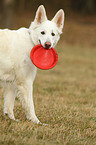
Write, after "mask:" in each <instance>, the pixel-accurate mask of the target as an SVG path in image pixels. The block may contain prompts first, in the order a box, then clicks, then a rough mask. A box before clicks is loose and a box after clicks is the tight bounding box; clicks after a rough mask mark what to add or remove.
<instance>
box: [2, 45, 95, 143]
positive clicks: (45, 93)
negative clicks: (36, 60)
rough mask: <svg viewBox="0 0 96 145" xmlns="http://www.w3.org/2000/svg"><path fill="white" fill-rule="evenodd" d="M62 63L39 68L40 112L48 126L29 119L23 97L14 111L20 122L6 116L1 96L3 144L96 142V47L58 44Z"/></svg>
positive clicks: (36, 93)
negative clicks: (44, 69) (42, 68)
mask: <svg viewBox="0 0 96 145" xmlns="http://www.w3.org/2000/svg"><path fill="white" fill-rule="evenodd" d="M57 48H58V49H56V50H57V52H58V55H59V62H58V64H57V66H56V67H55V68H54V69H52V70H48V71H43V70H38V73H37V77H36V80H35V82H34V102H35V109H36V114H37V116H38V118H39V119H40V121H41V122H43V123H47V124H48V126H42V125H36V124H33V123H32V122H31V121H28V120H26V117H25V113H24V110H23V108H22V106H21V103H20V102H19V100H17V99H16V101H15V108H14V113H15V117H16V118H18V119H19V122H15V121H11V120H10V119H8V118H5V117H4V116H3V97H2V91H1V95H0V128H1V129H0V132H1V134H0V145H2V144H4V145H56V144H59V145H95V144H96V49H95V48H88V47H79V46H68V45H63V46H62V45H60V44H59V45H58V46H57Z"/></svg>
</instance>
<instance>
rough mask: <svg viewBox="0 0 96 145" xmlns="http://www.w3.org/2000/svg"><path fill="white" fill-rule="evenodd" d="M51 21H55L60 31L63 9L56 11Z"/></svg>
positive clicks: (62, 22)
mask: <svg viewBox="0 0 96 145" xmlns="http://www.w3.org/2000/svg"><path fill="white" fill-rule="evenodd" d="M52 22H55V23H56V25H57V27H58V28H59V29H60V30H61V31H62V28H63V25H64V11H63V10H62V9H61V10H59V11H58V12H57V13H56V15H55V16H54V18H53V19H52Z"/></svg>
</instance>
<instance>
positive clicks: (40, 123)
mask: <svg viewBox="0 0 96 145" xmlns="http://www.w3.org/2000/svg"><path fill="white" fill-rule="evenodd" d="M38 124H40V125H48V124H46V123H41V122H39V123H38Z"/></svg>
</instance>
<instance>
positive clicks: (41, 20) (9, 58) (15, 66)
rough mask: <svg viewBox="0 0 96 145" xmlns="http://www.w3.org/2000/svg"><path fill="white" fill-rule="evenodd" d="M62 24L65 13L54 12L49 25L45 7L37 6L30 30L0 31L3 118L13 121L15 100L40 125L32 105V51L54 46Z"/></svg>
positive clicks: (34, 73)
mask: <svg viewBox="0 0 96 145" xmlns="http://www.w3.org/2000/svg"><path fill="white" fill-rule="evenodd" d="M63 24H64V11H63V10H62V9H61V10H59V11H58V12H57V14H56V15H55V17H54V18H53V19H52V21H49V20H47V16H46V12H45V9H44V6H43V5H41V6H39V8H38V10H37V12H36V16H35V19H34V22H32V23H31V25H30V27H29V29H27V28H20V29H19V30H8V29H4V30H0V83H1V85H2V86H3V92H4V114H7V115H8V116H9V118H10V119H14V120H15V117H14V113H13V108H14V101H15V97H16V96H18V97H19V98H20V100H21V101H22V105H23V107H24V108H25V112H26V116H27V118H28V119H29V120H31V121H33V122H34V123H37V124H38V123H40V121H39V120H38V118H37V117H36V115H35V110H34V103H33V95H32V92H33V81H34V79H35V76H36V71H37V68H36V67H35V66H34V65H33V63H32V62H31V59H30V51H31V49H32V48H33V47H34V46H35V45H37V44H40V43H41V44H42V46H43V47H45V48H47V49H49V48H51V47H55V45H56V44H57V42H58V40H59V38H60V34H61V33H62V28H63Z"/></svg>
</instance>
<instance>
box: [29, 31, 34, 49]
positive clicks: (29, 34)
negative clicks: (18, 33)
mask: <svg viewBox="0 0 96 145" xmlns="http://www.w3.org/2000/svg"><path fill="white" fill-rule="evenodd" d="M28 33H29V37H30V40H31V42H32V44H33V45H34V46H35V44H34V42H33V41H32V38H31V32H30V30H29V31H28Z"/></svg>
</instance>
